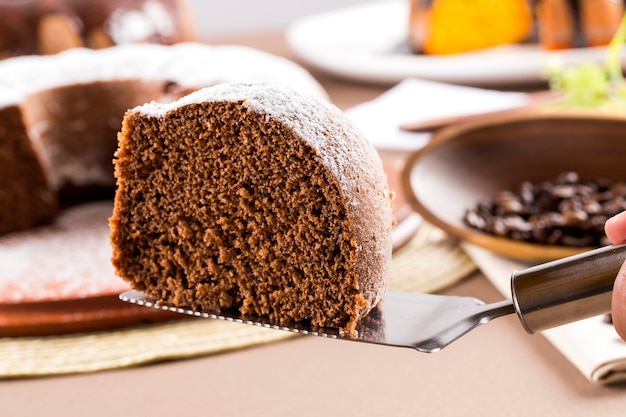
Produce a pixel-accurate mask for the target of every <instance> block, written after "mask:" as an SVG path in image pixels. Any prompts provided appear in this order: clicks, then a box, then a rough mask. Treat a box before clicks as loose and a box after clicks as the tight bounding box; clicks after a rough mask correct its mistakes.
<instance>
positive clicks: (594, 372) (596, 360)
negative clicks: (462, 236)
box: [463, 243, 626, 384]
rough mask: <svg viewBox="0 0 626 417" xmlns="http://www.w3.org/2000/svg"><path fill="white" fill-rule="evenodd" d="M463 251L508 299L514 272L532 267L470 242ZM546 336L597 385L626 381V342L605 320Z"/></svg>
mask: <svg viewBox="0 0 626 417" xmlns="http://www.w3.org/2000/svg"><path fill="white" fill-rule="evenodd" d="M463 249H465V251H466V252H467V254H468V255H469V256H470V257H471V258H472V260H473V261H474V262H475V263H476V265H477V266H478V267H479V268H480V270H481V271H482V272H483V274H485V276H486V277H487V279H489V281H491V282H492V283H493V284H494V286H495V287H496V288H497V289H498V290H499V291H500V292H501V293H502V294H503V295H504V296H505V297H509V298H510V297H511V288H510V278H511V274H512V273H513V271H515V270H520V269H524V268H527V267H528V266H529V265H528V264H525V263H524V262H521V261H516V260H512V259H509V258H505V257H502V256H498V255H495V254H493V253H492V252H490V251H488V250H486V249H483V248H479V247H477V246H474V245H471V244H468V243H464V244H463ZM542 334H543V335H544V336H545V337H546V338H547V339H548V340H549V341H550V342H551V343H552V344H553V345H554V347H556V348H557V349H558V350H559V351H560V352H561V353H562V354H563V355H564V356H565V357H566V358H567V359H568V360H569V361H570V362H571V363H572V364H573V365H574V366H575V367H576V368H578V370H580V372H582V374H583V375H584V376H586V377H587V379H589V381H591V382H593V383H594V384H610V383H615V382H624V381H626V342H624V341H623V340H622V339H620V337H619V335H618V334H617V332H616V331H615V329H614V328H613V326H612V325H610V324H608V323H606V322H605V321H604V317H602V316H599V317H592V318H590V319H586V320H581V321H578V322H575V323H570V324H566V325H564V326H560V327H556V328H554V329H549V330H545V331H543V332H542Z"/></svg>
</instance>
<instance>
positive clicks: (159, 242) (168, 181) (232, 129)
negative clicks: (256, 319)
mask: <svg viewBox="0 0 626 417" xmlns="http://www.w3.org/2000/svg"><path fill="white" fill-rule="evenodd" d="M115 172H116V178H117V193H116V199H115V209H114V213H113V216H112V218H111V220H110V225H111V229H112V234H111V242H112V246H113V250H114V252H113V265H114V266H115V268H116V271H117V273H118V275H120V276H121V277H122V278H123V279H125V280H127V281H128V282H129V283H130V284H131V286H133V287H134V288H135V289H138V290H141V291H144V292H146V293H147V294H148V295H150V296H152V297H154V298H156V299H158V300H161V301H163V302H167V303H170V304H174V305H176V306H180V307H187V308H192V309H204V310H210V311H217V312H219V311H224V310H228V309H239V310H240V311H241V312H242V313H244V314H250V315H262V316H269V317H270V318H272V319H273V320H275V321H279V322H282V323H286V322H288V321H293V320H295V321H302V320H308V321H310V322H311V324H312V325H315V326H332V327H339V328H342V329H344V330H346V331H353V330H354V328H355V326H356V323H357V321H358V319H359V318H361V317H363V316H364V315H365V314H367V312H369V311H370V310H371V309H372V308H373V307H374V306H375V305H376V304H377V303H378V301H379V300H380V298H381V297H382V295H383V293H384V292H385V290H386V288H387V283H388V277H389V268H390V261H391V228H392V225H393V218H392V213H391V204H390V200H391V194H390V192H389V189H388V187H387V183H386V179H385V175H384V171H383V169H382V164H381V161H380V158H379V157H378V155H377V153H376V151H375V150H374V148H373V147H372V145H371V144H370V143H369V142H368V141H367V140H366V139H365V138H364V137H363V135H362V134H361V133H360V132H359V131H358V129H356V128H355V127H354V125H353V124H352V123H351V122H350V121H349V120H348V119H347V117H345V116H344V115H343V114H342V113H341V112H340V111H339V110H338V109H337V108H336V107H334V106H332V105H330V104H328V103H327V102H325V101H323V100H320V99H318V98H316V97H313V96H311V95H307V94H303V93H299V92H296V91H294V90H292V89H288V88H286V87H277V86H273V85H269V84H242V83H235V84H222V85H219V86H215V87H212V88H208V89H204V90H200V91H198V92H196V93H193V94H191V95H189V96H187V97H184V98H183V99H181V100H179V101H177V102H175V103H171V104H166V105H162V104H156V103H153V104H149V105H145V106H141V107H137V108H135V109H133V110H131V111H129V112H128V113H127V114H126V117H125V119H124V122H123V127H122V131H121V133H120V135H119V149H118V151H117V153H116V159H115Z"/></svg>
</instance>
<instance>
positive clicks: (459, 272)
mask: <svg viewBox="0 0 626 417" xmlns="http://www.w3.org/2000/svg"><path fill="white" fill-rule="evenodd" d="M475 270H476V266H475V264H474V263H473V262H472V261H471V259H470V258H469V257H468V256H467V255H466V254H465V252H463V250H462V249H461V248H460V247H459V246H458V245H457V243H456V242H455V241H454V240H452V239H450V238H448V237H447V236H446V235H445V233H443V232H442V231H440V230H439V229H437V228H435V227H433V226H431V225H429V224H423V225H422V226H421V227H420V229H419V231H418V232H417V234H416V235H415V237H414V238H413V239H412V240H411V241H409V242H408V243H407V244H406V245H405V246H403V247H402V248H400V249H398V250H397V251H396V252H395V253H394V258H393V264H392V276H391V282H390V289H391V290H394V291H412V292H435V291H438V290H440V289H442V288H445V287H447V286H449V285H451V284H453V283H455V282H457V281H459V280H461V279H463V278H464V277H466V276H468V275H469V274H471V273H472V272H473V271H475ZM294 336H295V334H293V333H289V332H285V331H280V330H272V329H266V328H262V327H257V326H245V325H241V324H235V323H230V322H226V321H221V320H207V319H189V320H181V321H176V322H171V323H165V324H153V325H145V326H135V327H130V328H126V329H122V330H115V331H100V332H91V333H79V334H69V335H62V336H42V337H16V338H1V339H0V378H17V377H37V376H47V375H60V374H70V373H84V372H94V371H102V370H107V369H114V368H122V367H128V366H134V365H141V364H147V363H152V362H158V361H164V360H174V359H181V358H190V357H194V356H199V355H207V354H212V353H217V352H224V351H228V350H232V349H239V348H243V347H248V346H254V345H258V344H262V343H269V342H273V341H278V340H283V339H286V338H289V337H294Z"/></svg>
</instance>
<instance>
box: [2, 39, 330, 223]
mask: <svg viewBox="0 0 626 417" xmlns="http://www.w3.org/2000/svg"><path fill="white" fill-rule="evenodd" d="M231 81H263V82H274V83H284V84H287V85H290V86H292V87H294V88H297V89H301V90H303V91H307V92H310V93H312V94H319V95H321V96H325V93H324V90H323V89H322V87H321V86H320V85H319V84H318V83H317V82H316V81H315V80H314V78H313V77H312V76H311V75H310V74H309V73H308V72H307V71H305V70H304V69H303V68H302V67H300V66H298V65H296V64H294V63H293V62H291V61H288V60H286V59H284V58H280V57H276V56H273V55H270V54H266V53H263V52H261V51H258V50H254V49H251V48H245V47H237V46H208V45H203V44H199V43H180V44H177V45H173V46H164V45H156V44H145V45H134V44H133V45H124V46H116V47H111V48H107V49H103V50H98V51H95V50H91V49H85V48H78V49H73V50H70V51H66V52H62V53H60V54H57V55H50V56H27V57H17V58H11V59H6V60H3V61H0V90H1V91H2V94H0V235H1V234H5V233H8V232H12V231H18V230H25V229H28V228H32V227H35V226H39V225H42V224H46V223H48V222H50V221H51V220H52V219H53V218H54V216H55V215H56V214H57V210H58V208H59V207H60V206H63V205H66V204H70V203H71V204H73V203H76V202H82V201H89V200H91V199H94V198H98V197H108V198H112V197H113V188H114V185H115V180H114V178H113V164H112V162H111V161H112V159H113V153H114V152H115V149H116V148H117V132H118V131H119V129H120V127H121V121H122V118H123V116H124V113H125V112H126V110H128V109H129V108H132V107H134V106H137V105H140V104H144V103H146V102H150V101H153V100H156V101H162V102H168V101H172V100H174V99H177V98H180V97H181V96H183V95H185V94H186V93H188V92H191V91H194V90H197V89H199V88H203V87H207V86H211V85H215V84H218V83H221V82H231Z"/></svg>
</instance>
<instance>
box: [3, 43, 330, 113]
mask: <svg viewBox="0 0 626 417" xmlns="http://www.w3.org/2000/svg"><path fill="white" fill-rule="evenodd" d="M43 73H45V74H46V76H45V77H42V76H41V74H43ZM132 79H143V80H161V81H163V80H165V81H173V82H175V83H178V84H179V85H181V86H183V87H185V88H201V87H207V86H210V85H215V84H218V83H222V82H233V81H247V82H249V81H256V82H259V81H261V82H271V83H280V84H286V85H290V86H292V87H294V88H298V89H301V90H303V91H307V92H309V93H311V94H317V95H320V96H323V97H325V96H326V93H325V91H324V89H323V88H322V87H321V86H320V84H319V83H318V82H317V81H316V80H315V79H314V78H313V77H312V76H311V74H310V73H309V72H308V71H306V70H305V69H304V68H302V67H301V66H299V65H298V64H296V63H294V62H293V61H290V60H288V59H285V58H282V57H278V56H275V55H272V54H268V53H265V52H262V51H259V50H256V49H253V48H248V47H244V46H235V45H232V46H230V45H224V46H210V45H206V44H201V43H195V42H188V43H179V44H175V45H159V44H127V45H118V46H115V47H111V48H107V49H101V50H93V49H86V48H76V49H70V50H67V51H65V52H62V53H59V54H57V55H45V56H43V55H38V56H23V57H17V58H11V59H5V60H3V61H0V88H2V95H0V106H6V105H11V104H17V103H19V102H21V101H23V100H24V99H25V98H26V97H28V96H29V95H31V94H33V93H36V92H39V91H43V90H46V89H49V88H53V87H58V86H64V85H73V84H77V83H89V82H94V81H107V80H132Z"/></svg>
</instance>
